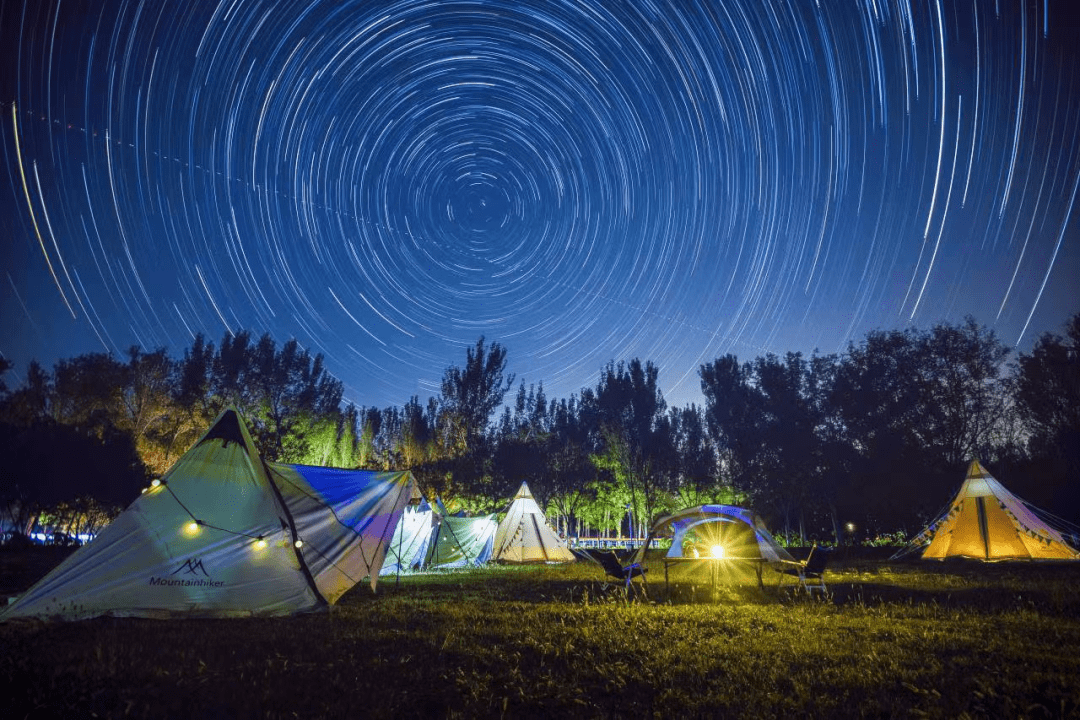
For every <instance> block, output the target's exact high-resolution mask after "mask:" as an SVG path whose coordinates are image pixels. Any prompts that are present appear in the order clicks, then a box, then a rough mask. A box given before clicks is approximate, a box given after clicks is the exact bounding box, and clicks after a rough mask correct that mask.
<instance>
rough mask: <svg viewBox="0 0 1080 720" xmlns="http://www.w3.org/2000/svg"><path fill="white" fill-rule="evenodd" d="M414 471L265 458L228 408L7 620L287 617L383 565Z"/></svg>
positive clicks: (319, 604) (12, 608)
mask: <svg viewBox="0 0 1080 720" xmlns="http://www.w3.org/2000/svg"><path fill="white" fill-rule="evenodd" d="M413 485H414V481H413V478H412V475H411V474H410V473H407V472H400V473H376V472H366V471H353V470H338V469H332V468H317V467H308V466H302V465H285V464H278V463H265V462H263V460H262V459H261V458H260V457H259V455H258V453H257V452H256V451H255V447H254V445H253V443H252V441H251V436H250V435H249V434H248V430H247V427H246V426H245V424H244V422H243V420H242V419H241V418H240V416H239V414H238V413H237V412H236V411H235V410H232V409H230V410H226V411H225V412H223V413H222V414H221V415H220V416H219V417H218V419H217V420H216V421H215V422H214V425H213V426H212V427H211V428H210V429H209V430H208V431H207V432H206V434H205V435H203V437H202V438H201V439H200V440H199V441H198V442H197V443H196V444H195V445H194V446H193V447H192V448H191V449H190V450H188V451H187V452H186V453H185V454H184V455H183V456H182V457H181V458H180V459H179V460H178V461H177V462H176V464H175V465H174V466H173V467H172V468H171V469H170V470H169V472H168V473H167V474H166V475H165V476H164V477H163V478H161V480H160V481H158V482H156V483H155V484H154V485H153V486H152V487H151V488H149V489H148V490H146V491H145V492H144V493H143V494H142V495H141V496H140V497H138V498H137V499H136V500H135V502H133V503H132V504H131V505H130V506H129V507H128V508H127V509H126V510H124V512H123V513H121V514H120V516H119V517H117V518H116V520H114V521H113V522H112V523H110V524H109V525H108V526H107V527H106V528H105V529H104V530H102V532H101V533H100V534H99V535H98V536H97V537H96V538H95V539H94V540H93V541H92V542H90V543H88V544H87V545H85V546H83V547H81V548H80V549H79V550H77V551H76V552H75V553H73V554H72V555H71V556H70V557H69V558H67V559H66V560H65V561H64V562H63V563H61V564H60V565H59V566H58V567H56V568H55V569H54V570H53V571H52V572H50V573H49V574H48V575H46V576H45V577H44V578H43V579H42V580H41V581H40V582H38V583H37V584H36V585H34V586H33V587H32V588H30V590H28V591H27V592H26V593H25V594H24V595H22V596H21V597H19V598H18V599H17V600H15V602H14V603H13V604H11V605H9V606H8V608H7V609H6V610H5V612H4V613H3V614H2V615H0V620H10V619H13V618H27V617H37V618H60V619H81V618H90V617H96V616H99V615H113V616H131V617H151V618H165V617H175V616H179V617H236V616H249V615H287V614H292V613H297V612H304V611H310V610H316V609H320V608H325V607H327V606H328V605H331V604H333V603H334V602H336V601H337V599H338V598H339V597H341V595H342V594H343V593H344V592H345V591H346V590H348V589H349V588H351V587H352V586H353V585H355V584H356V583H357V582H358V581H360V580H362V579H363V578H365V577H370V578H371V587H372V589H374V588H375V583H376V579H377V576H378V574H379V568H380V566H381V565H382V562H383V557H384V555H385V553H386V545H387V543H388V542H389V540H390V538H391V536H392V533H393V529H394V527H395V526H396V525H397V520H398V517H399V516H400V515H401V512H402V508H403V507H404V506H405V504H406V503H407V502H408V500H409V497H410V496H411V494H412V490H413Z"/></svg>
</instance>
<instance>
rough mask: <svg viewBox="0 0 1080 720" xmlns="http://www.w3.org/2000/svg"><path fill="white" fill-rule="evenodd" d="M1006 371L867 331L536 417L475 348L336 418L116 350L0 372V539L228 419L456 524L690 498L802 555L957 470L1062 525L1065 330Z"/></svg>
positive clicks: (252, 378)
mask: <svg viewBox="0 0 1080 720" xmlns="http://www.w3.org/2000/svg"><path fill="white" fill-rule="evenodd" d="M1010 356H1011V351H1010V348H1008V347H1007V346H1006V345H1005V344H1003V343H1002V342H1001V341H1000V340H999V339H998V338H997V337H996V335H995V334H994V332H993V331H992V330H988V329H986V328H985V327H981V326H979V325H978V324H977V323H975V321H974V320H972V319H970V318H969V319H968V320H967V321H966V322H964V323H961V324H948V323H942V324H939V325H935V326H933V327H932V328H930V329H929V330H919V329H914V328H912V329H907V330H891V331H872V332H870V333H868V334H867V335H866V336H865V337H864V338H863V339H862V340H861V341H860V342H858V343H852V344H851V345H850V346H849V347H848V349H847V351H846V352H844V353H839V354H830V355H819V354H816V353H814V354H812V355H810V356H804V355H803V354H801V353H787V354H785V355H783V356H779V355H774V354H766V355H763V356H760V357H757V358H754V359H752V360H749V361H740V360H739V359H738V358H737V357H736V356H734V355H725V356H723V357H719V358H716V359H715V360H713V361H711V362H708V363H705V364H704V365H702V366H701V367H700V368H699V378H700V382H701V390H702V394H703V398H704V404H703V406H700V407H699V406H698V405H696V404H690V405H687V406H685V407H669V406H668V404H667V403H666V401H665V400H664V397H663V393H662V392H661V390H660V388H659V385H658V375H659V368H658V367H657V366H656V365H655V364H654V363H652V362H651V361H648V360H641V359H638V358H634V359H631V360H629V361H625V362H610V363H608V364H607V365H606V366H604V367H603V368H601V369H600V372H599V375H598V380H597V382H596V385H595V386H593V387H586V388H582V389H581V391H580V392H578V393H574V394H572V395H571V396H570V397H568V398H551V399H549V398H548V397H547V396H546V394H545V392H544V387H543V384H542V383H538V384H535V385H528V386H527V385H526V384H525V382H524V381H519V382H516V378H515V376H514V375H513V374H510V373H508V372H507V361H508V357H507V349H506V348H505V347H503V346H502V345H500V344H499V343H498V342H493V343H490V344H488V343H487V342H486V340H485V338H483V337H481V338H479V339H478V340H477V342H476V343H475V345H473V346H472V347H469V348H468V349H467V351H466V354H465V361H464V364H462V365H451V366H449V367H448V368H447V369H446V371H445V372H444V375H443V378H442V383H441V388H440V390H441V392H440V395H439V396H437V397H430V398H427V399H426V401H424V402H421V400H420V398H419V397H418V396H413V397H411V398H410V399H409V401H408V402H407V403H405V405H403V406H400V407H395V406H392V407H386V408H376V407H357V406H355V405H353V404H343V403H342V396H343V391H342V384H341V382H340V381H338V380H337V379H336V378H334V377H333V376H332V375H330V374H329V373H328V372H327V371H326V369H325V367H324V363H323V357H322V356H321V355H312V354H311V353H310V352H309V351H307V350H306V349H304V348H302V347H301V346H300V345H299V343H297V341H295V340H289V341H288V342H286V343H284V344H283V345H281V346H280V347H279V346H278V345H277V343H276V342H275V341H274V340H273V339H272V338H271V337H270V336H269V335H263V336H262V337H261V338H258V339H255V338H254V337H253V336H252V335H251V334H250V333H247V332H240V333H235V334H226V335H225V336H224V337H223V338H222V339H221V341H220V342H219V343H218V344H216V345H215V344H214V343H213V342H210V341H208V340H207V339H206V338H204V337H203V336H197V337H196V338H195V340H194V342H193V343H192V345H191V347H189V348H187V349H186V350H185V351H184V353H183V356H182V357H180V358H172V357H170V356H169V355H168V353H167V352H166V351H165V350H163V349H158V350H155V351H152V352H146V351H143V350H141V349H140V348H137V347H134V348H131V350H130V351H129V352H128V353H127V356H126V357H124V358H122V359H119V358H116V357H113V356H110V355H106V354H101V353H91V354H86V355H80V356H78V357H75V358H72V359H68V360H61V361H59V362H57V363H56V364H55V366H54V367H53V369H52V370H51V371H48V370H46V369H44V368H43V367H41V366H40V365H39V364H38V363H36V362H34V363H31V364H30V366H29V368H28V370H27V373H26V376H25V378H23V379H22V380H21V381H20V382H19V383H18V384H17V385H15V386H13V387H9V385H8V384H7V383H6V382H4V378H6V377H7V371H8V370H10V364H9V363H6V361H3V360H0V370H2V371H3V373H0V447H3V448H4V449H5V451H6V452H5V458H7V459H8V464H7V467H6V468H5V469H4V470H3V471H2V479H3V483H2V487H0V502H2V504H3V507H4V508H5V512H6V513H7V514H8V516H9V517H7V518H5V520H6V521H7V524H12V525H15V526H16V527H18V526H22V525H28V524H32V523H33V522H34V521H35V520H36V519H39V518H40V517H41V516H42V513H53V515H54V516H55V515H57V514H59V513H62V512H71V513H74V515H75V516H78V517H90V514H87V513H86V512H84V513H83V514H82V515H79V511H78V508H83V509H84V510H85V509H86V508H87V507H91V508H94V509H97V510H99V509H100V507H101V506H103V505H105V506H108V505H113V506H118V505H122V504H125V503H126V502H128V501H130V500H131V499H132V498H133V497H134V496H135V495H136V494H137V493H138V490H139V488H140V487H142V486H144V485H145V483H146V481H147V479H148V478H149V477H151V476H154V475H159V474H161V473H163V472H165V471H166V470H167V469H168V468H169V467H170V466H171V465H172V463H173V462H175V460H176V459H177V458H178V457H179V455H181V454H182V453H183V452H184V451H186V450H187V448H188V447H190V446H191V444H192V443H193V442H194V441H195V440H196V439H197V438H198V437H199V435H200V434H201V433H202V432H204V431H205V429H206V428H207V426H208V425H209V423H210V422H211V421H212V420H213V418H214V417H216V415H217V414H218V413H219V412H220V411H221V410H222V409H223V408H225V407H227V406H235V407H237V408H238V409H239V410H240V412H241V413H242V414H243V415H244V416H245V418H246V419H247V420H248V422H249V424H250V426H251V430H252V436H253V438H254V440H255V442H256V444H257V445H258V448H259V450H260V452H261V453H262V455H263V456H264V457H265V458H267V459H269V460H280V461H285V462H298V463H305V464H313V465H330V466H336V467H350V468H352V467H359V468H368V469H411V470H412V471H413V472H414V474H415V475H416V476H417V478H418V479H419V481H420V483H421V486H422V489H423V490H424V492H425V494H427V495H429V496H434V495H436V494H437V495H439V496H440V497H442V498H443V499H444V500H449V501H454V502H456V503H458V504H459V505H461V506H464V507H466V508H469V509H471V510H474V511H477V512H488V511H493V510H498V509H502V506H503V505H504V504H505V502H506V500H507V498H509V497H511V496H512V495H513V494H514V492H515V491H516V490H517V487H518V486H519V485H520V483H521V482H522V481H527V482H528V483H529V486H530V488H531V489H532V491H533V493H534V495H535V496H536V497H537V499H538V501H539V502H540V503H541V505H542V506H544V507H546V508H548V510H549V512H550V513H552V515H553V517H554V518H557V519H558V522H559V523H560V528H561V529H563V530H565V531H566V532H568V533H571V534H573V533H578V532H581V531H582V530H583V529H584V528H588V529H589V531H590V532H598V531H607V532H633V533H640V532H642V531H643V530H644V528H645V527H646V526H647V523H648V520H649V519H650V518H653V517H656V516H657V515H658V514H660V513H662V512H665V511H668V510H672V509H676V508H679V507H686V506H689V505H695V504H699V503H705V502H733V503H740V504H744V505H749V506H752V507H753V508H755V509H756V510H757V511H758V512H761V513H762V514H764V515H765V516H766V517H767V518H768V520H769V522H770V526H771V527H772V528H774V529H775V530H777V531H780V532H783V533H785V534H787V535H789V536H794V537H799V538H802V539H806V538H815V539H818V540H830V539H831V540H835V541H841V540H843V539H845V537H847V538H849V539H850V538H851V536H852V535H854V536H855V538H856V539H864V538H866V537H875V536H879V535H882V534H889V533H897V532H912V531H915V530H918V529H919V527H920V526H921V524H922V523H924V522H925V521H926V520H927V519H929V518H930V517H931V516H932V515H933V514H934V513H935V512H936V511H938V510H940V509H941V508H942V506H943V505H944V504H945V503H946V502H947V501H948V500H949V499H950V498H951V496H952V494H953V493H954V492H955V491H956V489H957V488H958V486H959V484H960V482H961V480H962V478H963V472H964V468H965V467H966V464H967V462H968V461H969V460H970V459H971V458H973V457H978V458H980V459H981V460H983V461H984V463H985V464H987V465H988V466H989V467H990V468H991V471H992V472H994V473H995V474H996V475H997V476H998V477H999V478H1001V479H1003V480H1004V481H1005V482H1006V484H1007V485H1008V486H1009V487H1010V488H1011V489H1012V490H1013V491H1014V492H1016V493H1017V494H1019V495H1020V496H1022V497H1025V498H1026V499H1028V500H1030V501H1033V502H1034V503H1036V504H1039V505H1042V506H1044V507H1048V508H1050V509H1052V510H1053V511H1054V512H1056V513H1058V514H1060V515H1065V516H1067V517H1071V518H1072V519H1076V518H1078V517H1080V499H1078V498H1080V493H1078V492H1077V489H1078V488H1077V478H1078V473H1080V314H1077V315H1075V316H1073V317H1072V318H1071V319H1070V320H1069V322H1068V323H1067V325H1066V328H1065V336H1064V337H1062V336H1059V335H1056V334H1052V333H1047V334H1046V335H1044V336H1042V337H1041V338H1040V339H1039V340H1038V342H1037V343H1036V344H1035V347H1034V348H1033V350H1032V352H1031V353H1029V354H1025V353H1020V354H1019V355H1018V357H1017V358H1016V359H1015V360H1012V359H1011V357H1010ZM95 517H99V515H96V516H95ZM87 522H89V521H87Z"/></svg>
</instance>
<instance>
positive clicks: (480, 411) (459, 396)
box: [442, 336, 514, 452]
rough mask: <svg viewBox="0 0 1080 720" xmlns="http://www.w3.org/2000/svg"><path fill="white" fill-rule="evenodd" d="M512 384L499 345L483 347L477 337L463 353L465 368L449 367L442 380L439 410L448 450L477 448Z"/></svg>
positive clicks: (502, 349)
mask: <svg viewBox="0 0 1080 720" xmlns="http://www.w3.org/2000/svg"><path fill="white" fill-rule="evenodd" d="M513 385H514V376H513V375H512V374H511V375H509V376H507V375H506V350H505V349H504V348H503V347H502V346H501V345H499V343H497V342H496V343H492V344H491V347H490V348H485V347H484V338H483V337H482V336H481V337H480V339H479V340H477V341H476V345H475V346H474V347H471V348H468V349H467V350H466V353H465V367H464V368H459V367H457V366H456V365H452V366H450V367H448V368H447V369H446V372H445V373H444V374H443V379H442V408H443V410H444V413H445V414H444V427H443V431H444V432H445V433H446V436H447V441H446V442H445V444H446V445H447V446H448V447H453V448H455V449H456V450H457V451H458V452H466V451H468V450H469V449H478V448H479V447H480V446H481V444H482V442H483V440H484V437H485V434H486V431H487V426H488V423H489V422H490V421H491V416H492V414H493V413H494V412H495V411H496V410H497V409H498V408H499V406H500V405H502V402H503V398H505V397H506V393H507V392H508V391H509V390H510V388H511V387H513Z"/></svg>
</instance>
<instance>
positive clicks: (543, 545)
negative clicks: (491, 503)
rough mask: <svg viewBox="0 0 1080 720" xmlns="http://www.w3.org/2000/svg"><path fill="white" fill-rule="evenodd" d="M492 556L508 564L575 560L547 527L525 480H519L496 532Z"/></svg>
mask: <svg viewBox="0 0 1080 720" xmlns="http://www.w3.org/2000/svg"><path fill="white" fill-rule="evenodd" d="M492 559H493V560H497V561H502V562H508V563H529V562H573V561H574V554H573V553H572V552H570V550H569V548H567V547H566V542H565V541H563V540H562V539H560V538H559V536H558V535H556V534H555V531H554V530H552V529H551V528H550V527H548V524H547V520H546V519H545V518H544V513H543V511H542V510H541V509H540V506H539V505H537V504H536V500H534V499H533V496H532V493H530V492H529V486H528V484H526V483H521V488H520V489H519V490H518V492H517V495H515V496H514V501H513V502H512V503H511V504H510V509H509V510H508V511H507V512H506V517H505V518H503V521H502V522H501V523H499V527H498V529H497V530H496V531H495V544H494V552H493V554H492Z"/></svg>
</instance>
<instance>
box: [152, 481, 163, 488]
mask: <svg viewBox="0 0 1080 720" xmlns="http://www.w3.org/2000/svg"><path fill="white" fill-rule="evenodd" d="M150 487H161V481H160V480H154V482H152V483H150Z"/></svg>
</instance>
